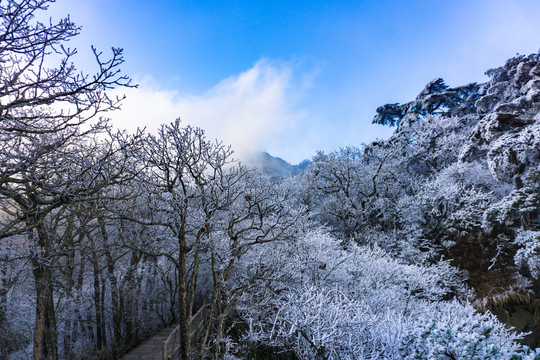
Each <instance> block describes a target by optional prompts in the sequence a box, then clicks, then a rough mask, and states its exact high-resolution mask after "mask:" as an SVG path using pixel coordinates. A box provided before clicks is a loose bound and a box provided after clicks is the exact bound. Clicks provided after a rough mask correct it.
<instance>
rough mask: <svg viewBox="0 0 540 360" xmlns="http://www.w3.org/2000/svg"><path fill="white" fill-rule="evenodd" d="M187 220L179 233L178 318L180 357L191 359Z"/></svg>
mask: <svg viewBox="0 0 540 360" xmlns="http://www.w3.org/2000/svg"><path fill="white" fill-rule="evenodd" d="M185 226H186V225H185V222H184V223H183V224H182V226H181V228H180V232H179V235H178V245H179V251H178V310H179V311H178V320H179V321H180V359H182V360H189V359H190V356H191V339H190V336H189V334H190V330H191V329H190V328H191V326H190V325H191V319H190V318H188V306H187V274H186V258H187V246H186V234H185Z"/></svg>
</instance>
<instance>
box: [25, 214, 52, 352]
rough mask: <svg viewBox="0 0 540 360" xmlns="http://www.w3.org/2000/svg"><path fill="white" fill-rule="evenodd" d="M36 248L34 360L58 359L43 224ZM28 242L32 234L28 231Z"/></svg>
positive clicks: (34, 271) (46, 235) (50, 277)
mask: <svg viewBox="0 0 540 360" xmlns="http://www.w3.org/2000/svg"><path fill="white" fill-rule="evenodd" d="M37 232H38V246H37V251H36V253H35V254H34V255H33V256H32V267H33V273H34V283H35V286H36V320H35V327H34V353H33V358H34V360H38V359H39V360H56V359H58V343H57V333H56V317H55V309H54V300H53V286H52V276H51V268H50V261H51V259H50V243H49V237H48V234H47V232H46V229H45V228H44V225H43V224H40V225H39V226H37ZM28 237H29V240H31V241H32V240H33V238H34V233H33V231H32V230H31V231H29V233H28Z"/></svg>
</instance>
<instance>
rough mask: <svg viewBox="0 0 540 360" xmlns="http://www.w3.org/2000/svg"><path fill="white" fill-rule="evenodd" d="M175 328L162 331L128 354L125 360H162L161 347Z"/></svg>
mask: <svg viewBox="0 0 540 360" xmlns="http://www.w3.org/2000/svg"><path fill="white" fill-rule="evenodd" d="M173 330H174V327H170V328H166V329H162V330H160V331H159V332H157V333H156V334H155V335H154V336H152V337H151V338H150V339H147V340H145V341H144V342H143V343H142V344H141V345H139V346H137V347H136V348H135V349H133V350H131V351H130V352H129V353H127V354H126V355H125V356H124V357H123V358H122V359H123V360H161V346H162V344H163V342H164V341H165V340H167V337H168V336H169V334H170V333H171V332H172V331H173Z"/></svg>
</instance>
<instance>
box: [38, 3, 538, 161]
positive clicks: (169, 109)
mask: <svg viewBox="0 0 540 360" xmlns="http://www.w3.org/2000/svg"><path fill="white" fill-rule="evenodd" d="M65 14H70V16H71V18H72V20H74V21H75V22H76V23H77V24H79V25H81V26H82V27H83V30H82V34H81V35H80V36H79V37H78V38H77V39H76V40H75V41H73V44H72V46H74V47H77V48H78V49H79V56H78V59H77V63H78V64H79V67H80V68H81V69H83V70H85V71H87V72H91V70H92V66H93V64H92V63H91V62H90V61H89V58H90V57H89V48H90V45H95V46H96V47H97V48H98V49H100V50H103V51H107V49H108V48H110V47H111V46H117V47H122V48H124V51H125V54H124V55H125V59H126V63H125V64H124V66H123V67H122V69H123V72H124V73H126V74H128V75H129V76H131V77H133V78H134V80H135V81H136V82H137V83H139V84H140V87H139V89H127V90H126V89H120V90H119V92H120V93H125V94H126V95H127V100H126V101H125V103H124V106H123V109H122V110H121V111H119V112H116V113H111V114H110V117H111V118H112V119H113V121H115V122H116V123H117V124H118V125H119V126H120V127H123V128H128V129H129V130H133V129H135V128H136V127H137V126H140V127H143V126H146V127H147V129H148V130H149V131H153V130H154V129H156V128H157V127H158V126H159V125H160V124H161V123H165V122H170V121H173V120H174V119H175V118H177V117H181V118H182V120H183V121H184V122H185V123H189V124H193V125H196V126H201V127H202V128H204V129H205V130H206V131H207V134H208V136H209V137H216V138H219V139H222V140H224V141H225V142H227V143H230V144H232V146H233V148H235V149H236V150H237V153H238V155H239V156H243V154H245V153H248V152H249V151H253V150H266V151H269V152H270V153H271V154H273V155H276V156H280V157H282V158H284V159H286V160H288V161H290V162H292V163H297V162H299V161H301V160H302V159H305V158H310V157H311V156H312V155H314V153H315V151H316V150H324V151H331V150H335V149H338V148H339V147H343V146H347V145H361V144H362V143H366V142H369V141H372V140H374V139H376V138H386V137H388V136H389V135H390V134H391V132H392V129H389V128H385V127H381V126H376V125H372V124H371V120H372V118H373V115H374V114H375V109H376V108H377V107H378V106H380V105H383V104H385V103H389V102H406V101H409V100H412V99H413V98H414V97H415V96H416V95H417V93H418V92H420V91H421V90H422V88H423V87H424V85H425V84H426V83H427V82H429V81H430V80H432V79H434V78H436V77H443V78H444V79H445V80H446V82H447V84H449V85H450V86H458V85H463V84H466V83H469V82H474V81H477V82H482V81H486V77H485V76H484V72H485V70H487V69H489V68H492V67H496V66H500V65H502V64H504V61H505V60H506V59H507V58H509V57H511V56H513V55H515V54H516V53H521V54H529V53H532V52H537V51H538V49H539V48H540V21H538V20H537V19H538V16H540V1H537V0H516V1H512V0H506V1H502V0H475V1H470V0H468V1H465V0H456V1H438V0H431V1H428V0H425V1H400V0H394V1H389V0H378V1H375V0H373V1H317V0H312V1H300V0H298V1H280V0H273V1H204V0H200V1H172V0H171V1H165V0H153V1H139V0H107V1H105V0H91V1H90V0H89V1H80V0H57V3H56V4H54V5H53V6H52V7H51V11H50V12H49V15H51V16H53V18H58V17H59V16H61V15H65Z"/></svg>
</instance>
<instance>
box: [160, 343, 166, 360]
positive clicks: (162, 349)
mask: <svg viewBox="0 0 540 360" xmlns="http://www.w3.org/2000/svg"><path fill="white" fill-rule="evenodd" d="M161 358H162V360H167V340H165V341H163V344H161Z"/></svg>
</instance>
